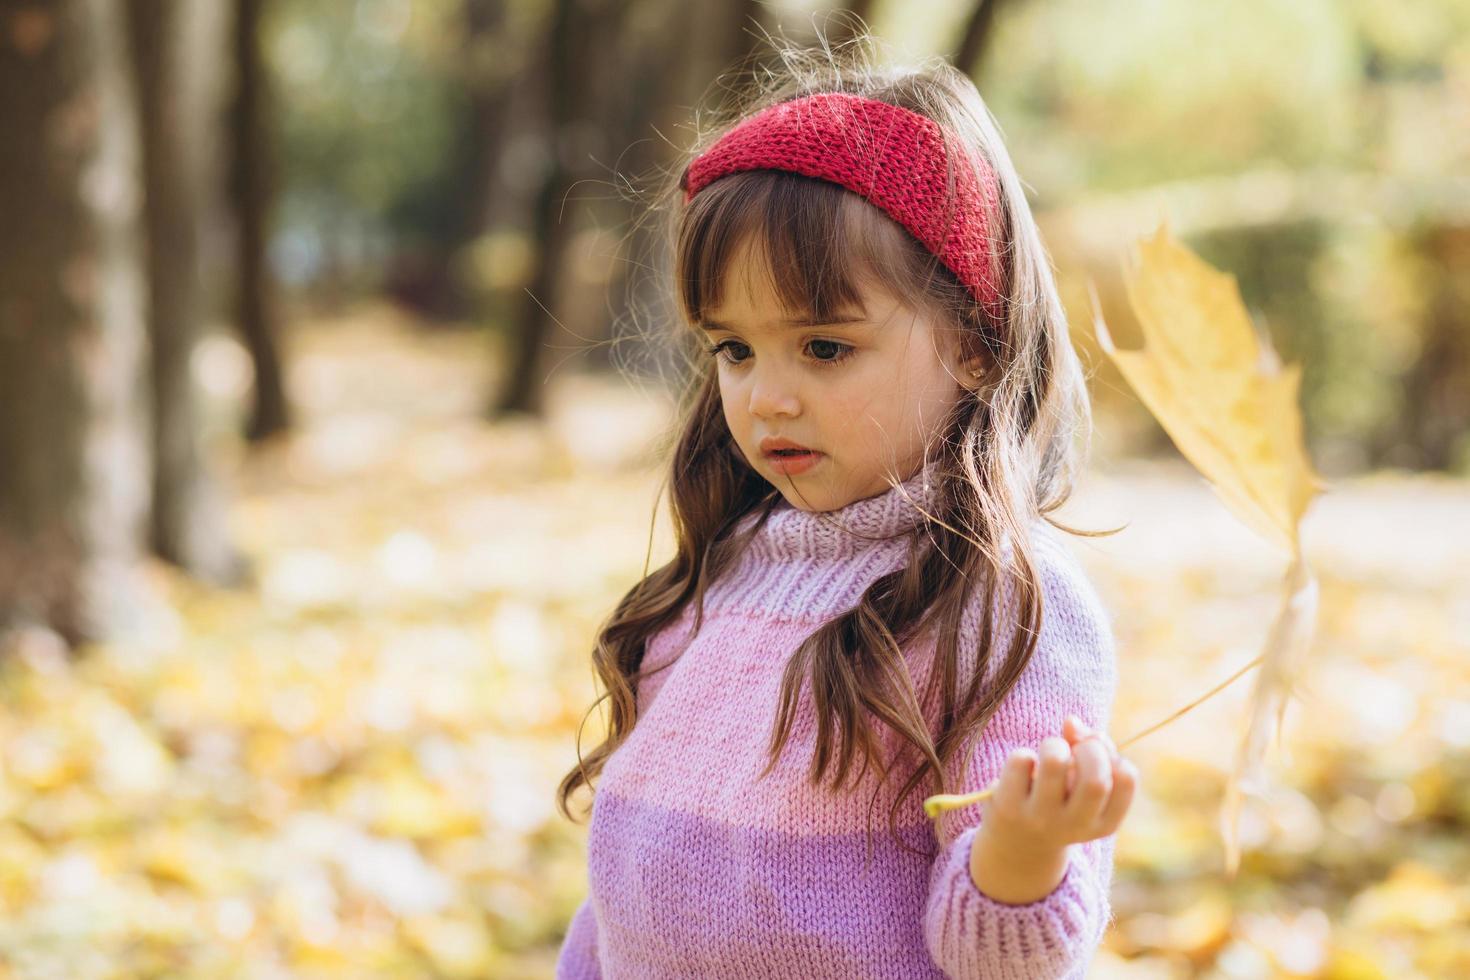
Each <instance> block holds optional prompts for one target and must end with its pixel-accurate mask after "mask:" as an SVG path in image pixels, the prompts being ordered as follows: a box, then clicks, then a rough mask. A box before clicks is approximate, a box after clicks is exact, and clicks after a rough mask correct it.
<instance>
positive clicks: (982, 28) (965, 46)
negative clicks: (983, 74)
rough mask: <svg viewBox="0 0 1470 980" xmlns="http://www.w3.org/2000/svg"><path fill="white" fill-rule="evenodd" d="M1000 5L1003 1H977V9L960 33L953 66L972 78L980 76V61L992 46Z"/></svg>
mask: <svg viewBox="0 0 1470 980" xmlns="http://www.w3.org/2000/svg"><path fill="white" fill-rule="evenodd" d="M1000 4H1001V0H976V3H975V9H974V10H973V11H972V12H971V13H970V16H969V19H967V20H966V21H965V27H964V29H963V30H962V31H961V32H960V43H959V47H958V48H957V49H956V50H955V56H954V62H953V64H954V66H955V67H956V68H958V69H959V70H960V71H962V72H964V73H965V74H966V75H969V76H970V77H972V78H973V77H975V76H976V75H977V74H978V72H979V68H980V59H981V57H983V56H984V54H985V50H986V48H988V47H989V45H990V38H991V35H992V33H993V30H992V29H993V27H994V25H995V13H996V8H998V7H999V6H1000Z"/></svg>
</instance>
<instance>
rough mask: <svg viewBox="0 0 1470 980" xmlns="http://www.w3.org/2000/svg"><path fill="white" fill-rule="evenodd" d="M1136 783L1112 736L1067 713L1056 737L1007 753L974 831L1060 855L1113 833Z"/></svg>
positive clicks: (1007, 843)
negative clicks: (1038, 744) (1035, 747)
mask: <svg viewBox="0 0 1470 980" xmlns="http://www.w3.org/2000/svg"><path fill="white" fill-rule="evenodd" d="M1137 784H1138V768H1137V767H1136V766H1135V765H1134V764H1133V763H1132V762H1130V761H1129V760H1127V759H1124V758H1123V757H1122V756H1121V755H1119V754H1118V750H1117V748H1116V747H1114V745H1113V742H1112V739H1110V738H1108V737H1107V735H1106V734H1105V733H1102V732H1096V731H1093V730H1092V729H1090V728H1088V727H1087V726H1086V725H1084V724H1082V721H1081V719H1079V718H1078V717H1077V716H1076V715H1068V716H1067V719H1066V722H1065V723H1064V724H1063V726H1062V736H1056V735H1049V736H1047V737H1046V738H1044V739H1042V742H1041V746H1040V749H1039V751H1038V750H1036V749H1030V748H1019V749H1015V750H1014V751H1012V752H1011V754H1010V756H1009V757H1007V759H1006V763H1005V768H1004V769H1003V770H1002V772H1001V777H1000V780H999V782H998V784H997V786H996V790H995V793H994V794H993V795H992V796H991V797H990V798H989V799H988V800H986V801H985V803H984V806H985V808H986V809H985V815H984V818H983V819H982V821H981V824H980V830H979V831H978V833H979V834H981V835H985V836H987V837H989V838H990V842H991V843H992V844H994V843H996V842H1000V843H1003V844H1004V845H1005V847H1006V848H1010V847H1015V848H1024V849H1025V850H1024V851H1021V853H1039V854H1048V853H1060V852H1062V851H1064V850H1065V849H1066V846H1067V845H1068V844H1076V843H1082V842H1085V841H1090V840H1094V839H1096V838H1098V837H1106V836H1107V835H1109V834H1111V833H1113V832H1114V831H1116V830H1117V829H1118V826H1119V825H1120V824H1121V823H1122V822H1123V817H1124V815H1125V814H1126V813H1127V812H1128V807H1129V805H1130V804H1131V803H1132V802H1133V792H1134V789H1135V787H1136V786H1137Z"/></svg>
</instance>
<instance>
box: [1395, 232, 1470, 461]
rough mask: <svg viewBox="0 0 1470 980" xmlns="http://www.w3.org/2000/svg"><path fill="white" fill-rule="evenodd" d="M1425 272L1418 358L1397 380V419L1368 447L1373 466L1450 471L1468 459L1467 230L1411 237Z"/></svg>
mask: <svg viewBox="0 0 1470 980" xmlns="http://www.w3.org/2000/svg"><path fill="white" fill-rule="evenodd" d="M1413 242H1414V245H1415V251H1416V253H1417V254H1419V255H1421V256H1423V257H1424V258H1425V259H1426V260H1427V261H1426V262H1425V265H1426V266H1427V267H1428V268H1431V269H1442V270H1444V272H1443V273H1440V274H1436V275H1435V276H1434V277H1433V278H1432V279H1430V280H1428V282H1429V284H1430V298H1429V300H1428V302H1426V303H1425V318H1424V323H1423V325H1422V331H1423V334H1422V337H1421V340H1420V347H1419V355H1418V357H1417V358H1415V360H1414V364H1413V366H1412V367H1410V368H1409V370H1408V372H1407V373H1406V374H1405V376H1404V379H1403V385H1402V390H1403V392H1404V406H1405V408H1404V411H1403V412H1401V413H1399V415H1398V416H1397V419H1396V424H1395V425H1392V426H1389V427H1388V433H1387V435H1388V438H1387V439H1383V438H1381V437H1380V438H1379V439H1377V440H1375V443H1376V444H1375V445H1374V446H1373V462H1374V463H1375V464H1376V465H1380V466H1381V465H1389V466H1402V467H1405V468H1410V469H1435V470H1451V469H1453V468H1454V467H1455V466H1456V465H1464V464H1465V463H1467V462H1470V459H1467V458H1462V457H1461V454H1470V313H1467V311H1470V276H1467V275H1466V274H1465V270H1467V269H1470V227H1467V226H1457V225H1452V224H1445V225H1439V226H1431V227H1428V228H1425V229H1424V230H1421V231H1418V232H1416V233H1415V234H1414V236H1413Z"/></svg>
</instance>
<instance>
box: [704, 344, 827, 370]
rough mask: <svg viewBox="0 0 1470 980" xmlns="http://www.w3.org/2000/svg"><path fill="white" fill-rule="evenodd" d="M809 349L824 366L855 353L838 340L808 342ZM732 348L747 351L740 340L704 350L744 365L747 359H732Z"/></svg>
mask: <svg viewBox="0 0 1470 980" xmlns="http://www.w3.org/2000/svg"><path fill="white" fill-rule="evenodd" d="M807 347H808V348H809V349H810V350H811V351H812V353H813V354H814V355H816V356H814V357H813V358H812V360H814V361H816V362H817V363H818V364H824V365H825V364H836V363H838V362H839V361H842V360H845V359H846V358H848V357H850V356H851V355H852V352H853V346H852V345H851V344H844V343H840V342H839V341H836V340H811V341H808V342H807ZM730 348H735V349H739V350H745V349H746V347H745V345H744V344H742V343H740V341H738V340H722V341H720V342H719V343H718V344H714V345H713V346H710V347H706V348H705V349H704V350H705V353H706V354H709V355H710V356H712V357H719V358H721V359H723V360H724V362H725V363H726V364H743V363H744V362H745V358H744V357H740V358H735V357H732V356H731V355H730Z"/></svg>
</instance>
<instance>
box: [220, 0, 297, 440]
mask: <svg viewBox="0 0 1470 980" xmlns="http://www.w3.org/2000/svg"><path fill="white" fill-rule="evenodd" d="M265 3H266V0H235V29H234V55H235V57H234V62H235V72H236V80H235V84H236V89H235V103H234V107H233V115H234V119H233V120H232V122H231V125H230V134H231V136H232V138H233V141H234V147H233V149H234V152H233V154H232V160H233V171H232V173H231V180H230V191H231V197H232V198H233V199H234V202H235V216H236V220H237V221H238V222H239V236H238V241H239V245H238V256H237V258H238V263H239V269H240V273H239V276H240V278H239V286H238V288H239V293H238V297H237V304H238V316H239V324H240V325H239V329H240V333H241V336H242V337H243V338H244V341H245V346H246V348H247V349H248V350H249V351H250V359H251V361H252V362H253V364H254V365H255V393H254V401H253V403H252V405H251V409H250V420H249V422H248V423H247V424H246V427H245V435H246V437H247V438H248V439H250V440H251V441H252V442H258V441H260V440H263V439H265V438H267V437H269V436H271V435H274V434H275V433H277V432H281V431H283V430H285V429H287V428H289V427H290V425H291V413H290V406H289V403H288V402H287V399H286V386H285V379H284V377H283V375H282V369H281V356H280V353H279V346H278V344H277V337H278V336H279V328H278V323H277V311H276V303H275V282H274V281H273V279H272V278H271V274H270V266H269V264H268V262H267V261H266V258H267V256H266V248H267V246H268V244H269V222H270V209H271V200H272V198H273V196H274V178H275V175H274V173H273V171H272V163H273V161H272V153H271V151H272V147H273V144H272V141H271V137H270V132H271V130H270V127H269V125H268V122H267V116H266V112H267V105H268V103H269V98H270V92H269V84H268V80H267V75H266V67H265V57H264V54H263V52H262V50H261V15H262V13H263V12H264V7H265Z"/></svg>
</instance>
